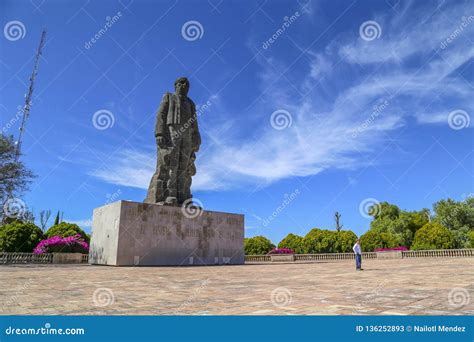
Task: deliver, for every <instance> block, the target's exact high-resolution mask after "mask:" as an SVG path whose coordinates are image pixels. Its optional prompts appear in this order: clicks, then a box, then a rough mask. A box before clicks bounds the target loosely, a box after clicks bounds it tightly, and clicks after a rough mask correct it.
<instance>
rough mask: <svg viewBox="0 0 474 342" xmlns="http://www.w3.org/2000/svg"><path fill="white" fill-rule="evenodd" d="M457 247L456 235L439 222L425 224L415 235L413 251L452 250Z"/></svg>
mask: <svg viewBox="0 0 474 342" xmlns="http://www.w3.org/2000/svg"><path fill="white" fill-rule="evenodd" d="M455 247H456V241H455V237H454V234H453V233H452V232H451V231H450V230H449V229H448V228H446V227H444V226H442V225H441V224H440V223H438V222H430V223H427V224H425V225H424V226H423V227H422V228H421V229H419V230H418V231H417V232H416V234H415V239H414V240H413V245H412V249H413V250H427V249H450V248H455Z"/></svg>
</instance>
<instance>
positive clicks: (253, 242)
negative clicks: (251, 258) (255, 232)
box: [244, 236, 275, 255]
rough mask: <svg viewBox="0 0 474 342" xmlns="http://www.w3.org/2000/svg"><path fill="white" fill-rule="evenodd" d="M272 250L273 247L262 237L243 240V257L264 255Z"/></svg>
mask: <svg viewBox="0 0 474 342" xmlns="http://www.w3.org/2000/svg"><path fill="white" fill-rule="evenodd" d="M273 248H275V245H274V244H273V243H272V242H271V241H270V240H268V239H267V238H266V237H264V236H254V237H252V238H245V239H244V251H245V255H265V254H267V253H268V252H270V251H271V250H272V249H273Z"/></svg>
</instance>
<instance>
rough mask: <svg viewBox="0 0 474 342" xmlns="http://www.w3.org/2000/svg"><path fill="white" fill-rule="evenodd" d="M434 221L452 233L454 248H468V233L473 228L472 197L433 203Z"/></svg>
mask: <svg viewBox="0 0 474 342" xmlns="http://www.w3.org/2000/svg"><path fill="white" fill-rule="evenodd" d="M433 208H434V212H435V217H434V222H438V223H439V224H441V225H443V226H445V227H446V228H448V229H449V230H450V231H451V232H452V233H453V235H454V239H455V245H456V248H468V247H469V245H470V241H469V233H470V232H471V231H472V230H474V198H472V197H470V198H468V199H466V200H465V201H461V202H458V201H454V200H452V199H450V198H448V199H446V200H441V201H438V202H436V203H435V204H434V205H433Z"/></svg>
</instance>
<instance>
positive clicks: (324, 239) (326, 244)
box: [303, 228, 336, 254]
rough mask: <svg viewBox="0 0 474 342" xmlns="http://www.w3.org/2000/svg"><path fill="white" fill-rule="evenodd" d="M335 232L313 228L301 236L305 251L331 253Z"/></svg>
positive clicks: (334, 243) (334, 242)
mask: <svg viewBox="0 0 474 342" xmlns="http://www.w3.org/2000/svg"><path fill="white" fill-rule="evenodd" d="M335 245H336V232H334V231H330V230H325V229H324V230H323V229H318V228H313V229H311V230H310V232H309V233H308V234H306V236H305V237H304V238H303V250H304V252H305V253H308V254H313V253H333V252H335Z"/></svg>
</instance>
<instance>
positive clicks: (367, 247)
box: [360, 230, 399, 252]
mask: <svg viewBox="0 0 474 342" xmlns="http://www.w3.org/2000/svg"><path fill="white" fill-rule="evenodd" d="M360 245H361V248H362V251H364V252H373V251H374V250H375V249H376V248H394V247H398V246H399V244H398V240H397V238H396V237H395V236H394V235H393V234H391V233H385V232H378V231H375V230H369V231H368V232H366V233H365V234H364V235H362V236H361V237H360Z"/></svg>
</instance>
